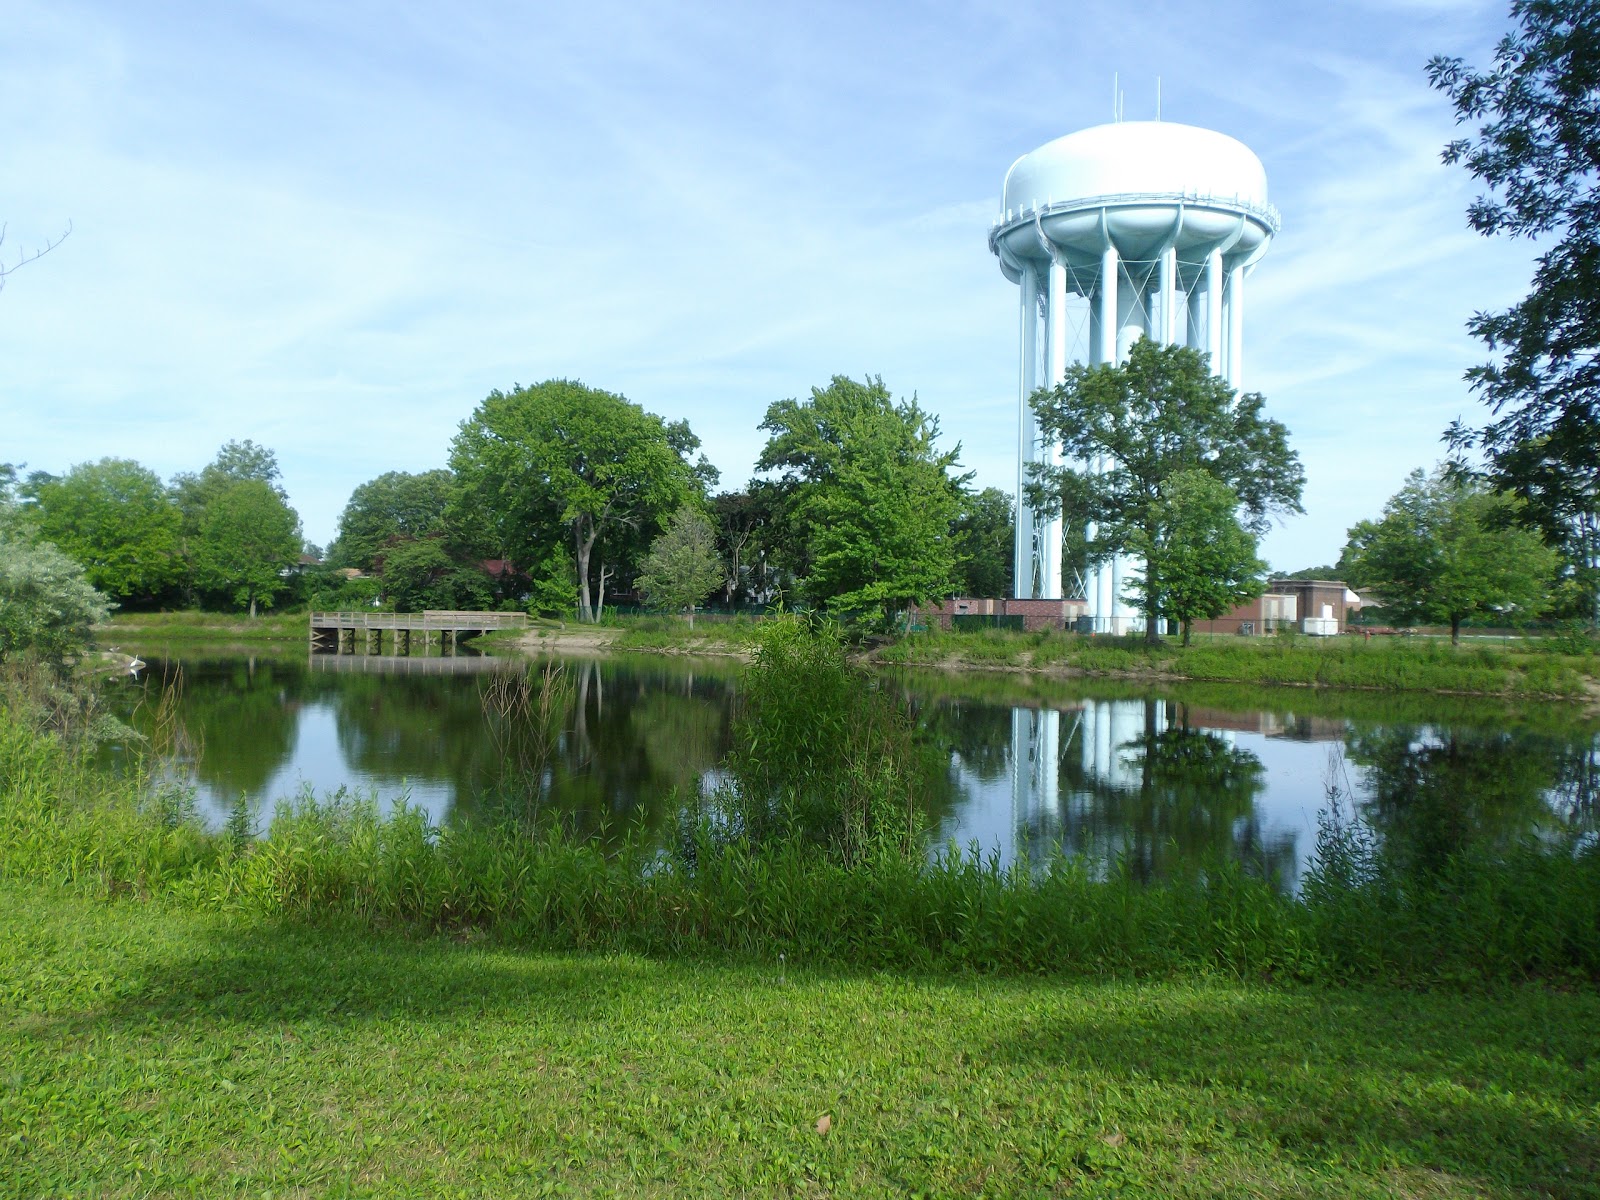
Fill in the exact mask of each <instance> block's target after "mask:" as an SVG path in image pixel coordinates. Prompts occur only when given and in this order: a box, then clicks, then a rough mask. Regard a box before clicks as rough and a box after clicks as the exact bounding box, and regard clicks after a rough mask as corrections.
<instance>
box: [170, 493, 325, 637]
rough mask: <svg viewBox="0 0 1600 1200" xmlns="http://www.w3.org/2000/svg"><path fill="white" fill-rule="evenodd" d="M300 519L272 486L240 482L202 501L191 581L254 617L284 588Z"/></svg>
mask: <svg viewBox="0 0 1600 1200" xmlns="http://www.w3.org/2000/svg"><path fill="white" fill-rule="evenodd" d="M300 543H301V538H300V518H299V517H297V516H296V515H295V511H294V509H292V508H290V507H289V505H288V504H287V503H286V502H285V501H284V499H283V497H282V496H281V495H280V494H279V493H278V491H277V490H276V489H274V488H273V487H272V485H271V484H269V483H267V482H265V481H264V480H261V479H242V480H239V481H237V482H234V483H230V484H227V485H225V486H222V487H220V488H218V489H217V490H215V491H214V492H213V493H212V494H211V495H209V496H208V497H207V499H206V503H205V508H204V510H203V511H202V513H201V518H200V528H199V530H198V532H197V534H196V540H195V544H194V548H193V553H194V565H195V582H196V583H197V584H198V585H199V586H200V587H201V588H203V589H206V590H209V591H214V592H219V593H222V594H223V595H224V596H226V597H227V598H228V599H229V600H231V601H232V603H234V604H236V605H238V606H239V607H241V608H248V609H249V611H250V615H251V616H252V617H253V616H255V615H256V608H257V606H258V605H262V604H266V605H270V604H271V603H272V600H273V597H275V596H276V595H277V594H278V593H279V592H281V591H283V590H284V589H285V588H286V587H288V586H289V580H288V572H289V571H290V570H291V569H292V568H293V566H294V565H295V563H296V562H298V561H299V558H300Z"/></svg>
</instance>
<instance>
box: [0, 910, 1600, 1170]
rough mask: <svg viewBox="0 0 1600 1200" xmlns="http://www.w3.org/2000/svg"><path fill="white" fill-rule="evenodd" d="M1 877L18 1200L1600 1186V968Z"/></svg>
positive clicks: (5, 1128) (2, 976)
mask: <svg viewBox="0 0 1600 1200" xmlns="http://www.w3.org/2000/svg"><path fill="white" fill-rule="evenodd" d="M0 903H3V904H4V906H5V911H6V915H7V921H6V929H7V933H6V937H5V938H4V939H0V1194H3V1195H5V1196H19V1197H21V1196H27V1197H35V1196H86V1195H94V1196H110V1197H117V1196H168V1195H205V1196H215V1195H250V1196H259V1195H267V1194H270V1195H273V1196H334V1197H338V1196H422V1195H426V1196H472V1197H477V1196H488V1195H493V1196H540V1195H571V1196H606V1195H626V1196H641V1195H642V1196H652V1195H654V1196H667V1195H671V1196H742V1195H755V1196H769V1195H780V1196H782V1195H792V1196H822V1195H839V1196H874V1195H883V1196H907V1195H917V1194H922V1195H930V1196H1006V1197H1012V1196H1024V1197H1026V1196H1062V1195H1070V1196H1111V1195H1125V1196H1126V1195H1146V1196H1179V1197H1183V1196H1228V1197H1236V1196H1297V1197H1298V1196H1327V1197H1360V1196H1371V1197H1379V1196H1382V1197H1393V1196H1417V1197H1456V1196H1460V1197H1467V1196H1472V1197H1501V1196H1532V1195H1541V1196H1562V1197H1579V1196H1596V1195H1600V1053H1597V1051H1600V1038H1597V1035H1596V1033H1595V1030H1596V1029H1597V1028H1600V996H1597V995H1596V994H1595V993H1594V992H1593V991H1592V990H1582V991H1557V990H1550V989H1547V988H1542V987H1536V986H1524V987H1515V988H1504V989H1495V990H1492V991H1487V992H1465V993H1463V992H1451V991H1444V990H1435V991H1398V990H1396V991H1388V990H1363V989H1357V988H1338V989H1327V990H1320V989H1294V988H1281V987H1270V986H1266V985H1242V984H1239V983H1234V982H1212V981H1207V980H1205V979H1190V980H1187V981H1181V982H1168V981H1159V982H1128V981H1124V982H1115V983H1096V982H1083V981H1077V982H1061V981H1056V980H1050V979H1030V978H1010V979H997V978H993V977H986V976H979V975H970V976H963V975H956V976H950V975H945V976H928V977H907V976H903V975H898V974H891V973H851V972H844V971H827V970H819V969H813V968H811V967H808V965H807V964H805V963H796V962H788V963H780V964H777V965H757V966H740V965H727V964H712V963H706V962H700V961H695V960H676V961H659V960H653V959H649V958H642V957H631V956H599V957H588V956H581V955H569V954H547V953H529V952H521V951H516V950H511V949H506V948H503V947H499V946H496V945H494V944H492V943H490V942H488V941H472V940H470V939H468V940H463V939H462V938H461V937H460V936H456V937H445V936H439V937H429V938H424V939H421V940H416V939H412V938H408V937H406V936H404V935H402V934H401V933H398V932H394V931H390V932H362V931H357V930H354V929H352V928H348V927H339V926H321V927H317V926H306V925H303V924H275V923H268V922H260V921H254V920H250V919H247V918H244V917H242V916H239V915H237V914H234V915H217V914H195V913H187V912H180V911H176V910H173V909H171V908H167V907H164V906H162V905H160V904H154V903H140V902H135V901H131V900H122V901H115V902H109V903H108V902H105V901H98V900H93V899H89V898H86V897H84V896H81V895H75V894H72V893H68V892H63V891H59V890H55V889H52V888H50V887H48V886H43V885H34V884H20V883H15V882H8V883H0ZM823 1117H826V1118H827V1119H828V1120H827V1124H828V1126H829V1128H828V1131H827V1132H826V1133H821V1132H819V1131H818V1122H819V1120H821V1118H823Z"/></svg>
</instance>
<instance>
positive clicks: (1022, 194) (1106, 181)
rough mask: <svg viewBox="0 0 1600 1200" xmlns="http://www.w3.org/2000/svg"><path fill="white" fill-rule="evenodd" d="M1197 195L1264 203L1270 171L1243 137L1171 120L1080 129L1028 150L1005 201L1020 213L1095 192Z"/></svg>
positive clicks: (1009, 179) (1011, 175) (1010, 177)
mask: <svg viewBox="0 0 1600 1200" xmlns="http://www.w3.org/2000/svg"><path fill="white" fill-rule="evenodd" d="M1134 195H1152V196H1163V197H1167V196H1175V195H1183V196H1196V197H1206V198H1209V199H1215V200H1233V201H1236V202H1237V203H1238V204H1239V205H1240V206H1241V207H1243V208H1247V209H1255V208H1266V207H1267V204H1268V201H1267V172H1266V168H1265V167H1263V166H1262V165H1261V160H1260V159H1259V158H1257V157H1256V156H1255V153H1254V152H1253V151H1252V150H1251V149H1250V148H1249V147H1248V146H1246V145H1245V144H1244V143H1243V142H1241V141H1238V140H1237V139H1235V138H1231V137H1229V136H1228V135H1227V134H1225V133H1217V132H1216V131H1215V130H1211V129H1200V128H1198V127H1197V126H1194V125H1179V124H1177V123H1175V122H1172V121H1121V122H1118V123H1116V124H1113V125H1096V126H1093V127H1092V128H1089V129H1080V130H1079V131H1078V132H1077V133H1069V134H1067V136H1066V137H1059V138H1056V139H1055V141H1053V142H1046V143H1045V144H1044V145H1043V146H1040V147H1039V148H1038V149H1037V150H1034V151H1031V152H1030V153H1028V154H1024V155H1023V156H1022V157H1021V158H1019V159H1017V161H1016V162H1014V163H1012V164H1011V169H1010V170H1009V171H1007V172H1006V184H1005V196H1004V200H1003V201H1002V203H1001V207H1002V208H1003V209H1004V210H1006V211H1007V212H1022V211H1024V210H1028V209H1034V208H1044V207H1046V206H1047V205H1050V204H1060V203H1062V202H1068V201H1073V200H1079V199H1085V200H1086V199H1089V198H1090V197H1097V196H1134Z"/></svg>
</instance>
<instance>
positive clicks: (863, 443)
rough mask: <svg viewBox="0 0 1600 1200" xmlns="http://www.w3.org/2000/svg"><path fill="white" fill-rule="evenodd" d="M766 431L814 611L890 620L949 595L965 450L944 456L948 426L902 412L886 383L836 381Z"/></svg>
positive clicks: (770, 419) (785, 409)
mask: <svg viewBox="0 0 1600 1200" xmlns="http://www.w3.org/2000/svg"><path fill="white" fill-rule="evenodd" d="M761 428H762V429H764V430H766V431H767V433H768V434H769V435H770V436H769V438H768V440H767V444H766V447H765V448H764V449H763V450H762V452H761V458H760V459H759V460H758V462H757V464H756V465H757V467H758V468H759V469H761V470H776V471H780V472H781V476H780V478H779V480H778V481H777V495H776V501H777V505H778V508H779V511H780V513H781V518H780V519H781V522H782V525H783V527H784V529H785V532H786V535H787V542H786V546H785V549H786V551H787V557H788V561H789V564H790V565H791V566H792V567H793V568H794V569H795V571H796V574H797V575H798V576H800V578H801V586H802V587H803V588H804V590H805V591H806V593H807V595H809V596H810V597H811V598H812V599H813V600H815V601H817V602H819V603H823V604H826V605H829V606H831V607H834V608H837V609H842V610H850V609H877V610H879V611H881V612H882V613H883V614H884V615H885V616H886V617H887V616H889V615H892V614H894V613H896V612H901V611H904V610H905V609H906V608H908V607H909V606H911V605H912V604H918V603H925V602H926V601H928V600H929V599H931V598H933V597H936V596H941V595H944V594H946V593H947V592H948V591H949V590H950V588H951V586H952V585H953V583H954V579H955V566H956V551H955V544H954V541H953V539H952V538H951V535H950V528H951V524H952V523H953V521H954V520H955V517H956V512H957V503H958V497H959V492H960V488H961V486H962V485H963V484H964V483H965V482H966V481H967V479H968V478H969V476H961V477H952V476H951V474H950V471H951V469H952V468H954V467H955V466H956V464H957V461H958V458H959V455H960V451H961V448H960V446H959V445H958V446H957V447H955V448H954V449H953V450H949V451H941V450H939V449H938V447H937V445H936V443H937V441H938V436H939V422H938V419H937V418H936V417H933V416H931V415H930V414H928V413H925V412H924V411H923V410H922V409H921V407H919V406H918V404H917V401H916V398H915V397H913V398H912V399H910V400H907V401H901V402H898V403H896V402H895V400H894V399H893V397H892V396H890V394H889V390H888V389H887V388H886V387H884V385H883V381H882V380H881V379H878V378H872V379H868V380H867V381H866V382H864V383H858V382H856V381H855V380H853V379H849V378H846V377H845V376H843V375H835V376H834V377H833V379H832V381H831V382H830V383H829V384H828V386H827V387H826V388H813V389H812V390H811V398H810V399H809V400H805V401H801V400H780V401H778V402H777V403H775V404H773V405H771V406H770V407H769V408H768V409H767V416H766V420H764V421H763V422H762V423H761Z"/></svg>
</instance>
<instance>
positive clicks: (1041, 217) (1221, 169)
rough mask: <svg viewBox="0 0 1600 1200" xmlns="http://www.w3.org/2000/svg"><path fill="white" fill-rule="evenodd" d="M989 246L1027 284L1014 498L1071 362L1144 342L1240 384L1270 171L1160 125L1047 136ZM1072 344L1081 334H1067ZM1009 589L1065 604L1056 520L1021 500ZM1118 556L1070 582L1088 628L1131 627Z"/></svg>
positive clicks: (1105, 358)
mask: <svg viewBox="0 0 1600 1200" xmlns="http://www.w3.org/2000/svg"><path fill="white" fill-rule="evenodd" d="M1001 203H1002V209H1003V211H1002V214H1001V217H1000V219H999V220H998V221H997V222H996V223H995V225H994V227H993V228H992V229H991V230H990V231H989V248H990V250H991V251H993V252H994V254H995V255H996V256H997V257H998V258H999V260H1000V268H1001V270H1002V271H1004V272H1005V275H1006V278H1008V279H1010V280H1011V281H1012V282H1013V283H1016V284H1018V285H1019V287H1020V290H1021V300H1022V304H1021V325H1022V332H1021V339H1020V340H1021V357H1022V364H1021V371H1020V388H1019V410H1020V413H1019V423H1018V455H1017V457H1018V466H1017V473H1018V494H1019V496H1020V495H1021V489H1022V485H1023V483H1024V482H1025V480H1026V471H1027V467H1028V464H1029V463H1034V462H1051V461H1055V460H1054V459H1052V458H1051V455H1052V453H1053V451H1052V449H1051V448H1050V447H1048V446H1044V445H1041V443H1040V441H1039V437H1038V430H1037V427H1036V423H1035V421H1034V419H1033V415H1032V412H1031V410H1030V409H1029V407H1028V403H1027V401H1028V397H1029V396H1031V395H1032V394H1033V392H1034V391H1035V390H1036V389H1037V388H1039V387H1049V386H1053V385H1054V384H1057V383H1059V382H1061V380H1062V379H1063V378H1064V377H1065V374H1066V367H1067V364H1068V362H1070V361H1072V360H1073V359H1079V360H1083V361H1088V362H1091V363H1116V362H1120V361H1122V359H1123V358H1125V357H1126V356H1127V353H1128V349H1129V347H1131V346H1132V344H1133V342H1134V340H1135V339H1137V338H1139V337H1150V338H1154V339H1156V340H1158V341H1160V342H1162V343H1163V344H1170V343H1174V342H1177V343H1181V344H1186V345H1189V346H1192V347H1194V348H1195V349H1197V350H1200V351H1202V352H1204V353H1206V354H1209V355H1210V358H1211V369H1212V370H1213V371H1215V372H1216V373H1217V374H1219V375H1222V376H1224V377H1225V378H1226V379H1227V380H1228V382H1229V383H1230V384H1231V385H1232V386H1233V387H1234V388H1239V387H1240V386H1241V385H1242V383H1243V378H1244V370H1243V368H1244V281H1245V276H1246V275H1247V274H1248V273H1249V271H1250V269H1251V268H1252V267H1254V265H1255V264H1256V262H1257V261H1258V260H1259V259H1260V258H1261V256H1262V255H1263V254H1264V253H1265V252H1266V249H1267V246H1268V244H1269V243H1270V242H1271V241H1272V236H1273V234H1275V233H1276V232H1277V231H1278V227H1279V217H1278V212H1277V210H1276V209H1274V208H1273V207H1272V205H1271V204H1270V203H1268V201H1267V174H1266V170H1265V168H1263V167H1262V165H1261V160H1260V159H1259V158H1257V157H1256V156H1255V154H1254V153H1252V152H1251V151H1250V149H1249V148H1248V147H1247V146H1245V145H1244V144H1243V143H1242V142H1239V141H1236V140H1235V139H1233V138H1231V137H1228V136H1227V135H1226V134H1221V133H1217V132H1215V131H1213V130H1210V129H1198V128H1196V127H1195V126H1192V125H1179V124H1175V123H1172V122H1164V121H1125V122H1117V123H1115V124H1111V125H1097V126H1095V127H1094V128H1092V129H1084V130H1080V131H1079V132H1077V133H1072V134H1068V135H1067V136H1066V137H1061V138H1057V139H1056V140H1055V141H1053V142H1047V143H1046V144H1045V145H1043V146H1040V147H1039V148H1038V149H1037V150H1034V151H1032V152H1031V153H1028V154H1024V155H1023V156H1022V157H1021V158H1019V159H1017V161H1016V162H1015V163H1013V164H1012V165H1011V170H1010V171H1008V172H1006V182H1005V191H1004V198H1003V200H1002V202H1001ZM1074 333H1075V334H1076V337H1072V336H1071V335H1072V334H1074ZM1018 508H1019V511H1018V520H1017V545H1016V563H1015V583H1014V589H1013V590H1014V591H1015V594H1016V595H1018V596H1021V597H1032V596H1038V597H1048V598H1056V597H1060V596H1062V595H1063V591H1062V587H1063V581H1062V577H1061V527H1062V517H1061V515H1060V514H1052V515H1049V516H1045V515H1038V516H1035V515H1034V514H1032V513H1030V512H1029V511H1028V509H1027V507H1026V506H1025V505H1020V504H1019V506H1018ZM1137 569H1138V567H1137V564H1131V563H1128V562H1125V561H1123V560H1117V561H1114V562H1112V563H1108V564H1106V565H1104V566H1103V567H1100V568H1097V569H1096V570H1095V571H1094V572H1092V573H1091V577H1090V578H1087V579H1083V580H1074V581H1072V582H1073V584H1074V585H1075V586H1074V589H1073V590H1074V591H1077V590H1079V589H1080V587H1081V591H1082V593H1083V596H1084V598H1085V599H1086V600H1087V601H1088V606H1089V615H1090V616H1091V617H1092V618H1093V619H1094V628H1095V629H1096V630H1097V631H1101V632H1118V633H1120V632H1124V631H1125V630H1126V629H1128V628H1130V627H1131V626H1132V624H1133V622H1134V619H1135V616H1134V613H1133V612H1132V611H1131V610H1130V609H1129V607H1128V606H1127V604H1126V603H1125V602H1124V601H1123V599H1122V597H1121V592H1122V579H1123V575H1124V574H1125V573H1126V572H1127V571H1129V570H1137Z"/></svg>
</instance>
